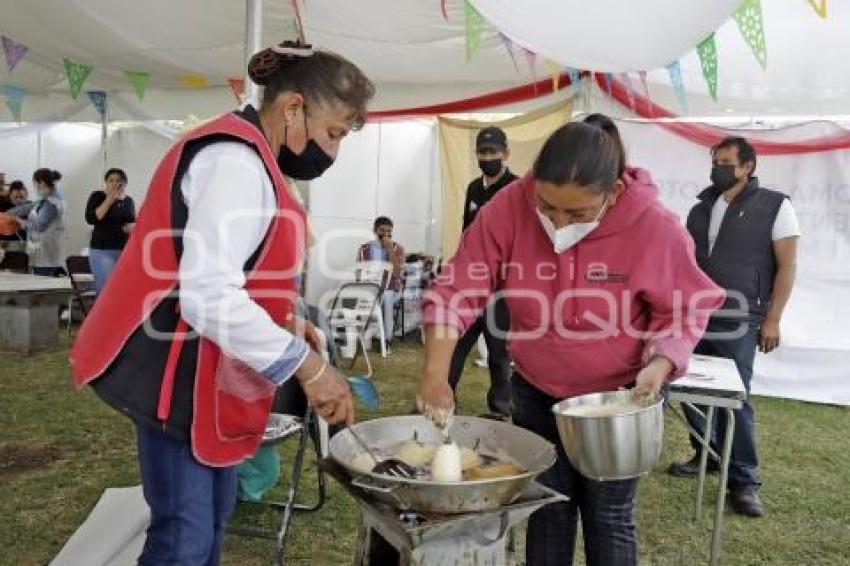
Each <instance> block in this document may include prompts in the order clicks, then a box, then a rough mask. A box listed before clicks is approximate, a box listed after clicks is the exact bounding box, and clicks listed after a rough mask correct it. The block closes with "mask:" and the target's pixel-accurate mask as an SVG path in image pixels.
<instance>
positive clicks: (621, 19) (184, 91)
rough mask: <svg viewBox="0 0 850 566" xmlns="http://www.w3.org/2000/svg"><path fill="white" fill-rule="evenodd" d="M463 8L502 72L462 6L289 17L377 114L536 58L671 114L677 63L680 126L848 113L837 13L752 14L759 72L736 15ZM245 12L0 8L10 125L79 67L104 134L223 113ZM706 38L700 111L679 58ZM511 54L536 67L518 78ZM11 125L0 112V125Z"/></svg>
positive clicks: (786, 6)
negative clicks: (711, 88) (335, 55)
mask: <svg viewBox="0 0 850 566" xmlns="http://www.w3.org/2000/svg"><path fill="white" fill-rule="evenodd" d="M473 3H474V4H475V5H476V6H477V7H478V8H479V9H480V10H481V11H482V13H483V14H484V16H485V17H486V16H491V17H492V18H493V21H494V23H498V24H499V25H500V26H501V29H502V31H503V32H504V33H505V34H507V36H510V37H512V38H513V39H514V40H515V41H516V42H518V43H517V44H516V45H515V46H514V51H515V59H516V67H515V66H514V62H513V61H512V59H511V57H509V56H508V53H507V50H506V47H505V44H504V42H503V41H502V40H501V39H500V36H499V33H498V31H497V29H496V28H495V27H493V26H492V25H490V24H488V23H486V22H485V23H484V25H483V29H482V35H481V42H480V47H479V49H478V50H477V52H476V53H475V54H474V56H473V57H472V59H471V60H470V61H466V58H465V56H464V43H465V20H464V3H463V2H462V1H461V0H449V1H448V2H447V3H446V6H447V16H448V17H447V20H446V19H444V18H443V15H442V14H441V11H440V2H438V1H436V0H435V1H433V2H422V1H418V0H364V1H359V2H340V1H338V0H310V1H309V2H306V3H304V2H303V0H302V1H301V2H300V5H301V12H302V19H303V22H304V29H305V34H306V37H307V39H308V40H309V41H311V42H313V43H314V44H316V45H319V46H322V47H326V48H329V49H332V50H336V51H339V52H340V53H343V54H345V55H346V56H347V57H349V58H351V59H352V60H353V61H355V62H356V63H358V64H359V65H361V66H362V67H363V68H364V69H365V70H366V72H367V73H368V74H369V76H370V77H372V78H373V80H374V81H375V82H376V83H377V84H378V86H379V89H378V97H377V100H376V102H375V105H374V106H375V108H376V109H388V108H402V107H409V106H416V105H420V104H433V103H438V102H445V101H449V100H454V99H457V98H461V97H464V96H469V95H471V94H476V93H482V92H490V91H493V90H496V89H499V88H505V87H510V86H515V85H517V84H521V83H525V82H528V81H530V80H531V79H532V78H534V77H535V76H536V77H538V78H545V77H547V76H548V74H549V70H548V67H547V65H545V64H544V58H545V57H549V58H552V59H554V60H556V61H557V62H558V63H559V64H561V65H569V66H572V67H575V68H579V69H586V70H591V71H612V72H619V71H632V72H636V71H648V79H649V82H650V84H649V87H650V92H651V93H652V97H653V99H654V100H656V101H657V102H658V103H660V104H662V105H664V106H667V107H668V108H671V109H675V108H677V102H676V97H675V95H674V93H673V92H672V90H671V88H670V79H669V77H668V76H667V72H666V71H665V70H664V69H663V65H665V64H666V63H669V62H672V61H675V60H677V59H681V61H682V72H683V80H684V84H685V87H686V89H687V91H688V110H689V114H690V115H692V116H718V115H725V114H729V115H738V116H752V115H759V116H761V115H786V116H787V115H814V114H820V115H825V114H846V113H848V109H847V105H848V100H850V70H848V68H847V66H846V65H844V64H843V61H842V57H843V56H844V54H846V53H847V52H848V51H850V34H847V33H846V29H847V24H846V22H848V21H850V5H848V4H847V3H846V2H832V3H830V4H829V10H830V11H829V17H828V18H827V19H821V18H819V17H818V16H817V14H816V13H815V12H814V10H812V8H811V6H810V5H809V4H808V3H807V2H806V0H762V2H761V4H762V11H763V16H764V30H765V38H766V44H767V61H768V63H767V70H762V69H761V68H760V67H759V65H758V63H757V62H756V60H755V58H754V57H753V55H752V54H751V53H750V50H749V47H748V46H747V45H746V44H745V42H744V40H743V39H742V37H741V35H740V33H739V31H738V29H737V25H736V23H735V22H734V21H732V20H731V19H728V18H729V15H730V14H731V13H732V11H734V9H735V7H736V4H737V3H738V1H737V0H722V1H717V2H701V1H698V0H691V1H687V2H682V1H681V0H641V2H639V3H633V2H628V3H626V2H622V1H619V0H603V1H599V2H594V3H593V7H592V9H590V8H589V7H588V5H587V3H586V2H580V1H579V0H533V1H531V2H522V3H519V2H510V1H508V0H476V1H474V2H473ZM291 5H292V4H291V2H290V0H265V1H264V10H263V34H262V44H264V45H270V44H272V43H274V42H277V41H280V40H281V39H282V38H283V37H292V36H293V33H292V31H291V30H292V28H293V14H292V8H291ZM520 9H521V11H519V12H517V10H520ZM245 12H246V10H245V3H244V2H239V1H235V0H181V2H168V1H166V0H151V1H149V2H129V1H117V2H116V1H112V0H72V1H67V0H33V1H30V2H17V1H16V0H0V14H2V18H0V34H2V35H4V36H6V37H8V38H10V39H12V40H14V41H16V42H19V43H21V44H24V45H26V46H27V47H29V51H28V52H27V54H26V56H25V57H24V58H23V59H22V60H21V62H20V63H19V64H18V66H17V67H16V68H15V70H14V71H13V72H12V73H9V72H8V70H7V69H6V68H5V67H3V66H0V67H2V68H0V85H13V86H16V87H20V88H23V89H25V90H26V92H27V97H26V99H25V101H24V104H23V119H24V120H25V121H32V120H40V119H42V118H44V117H46V116H48V115H50V114H55V113H56V112H60V111H62V110H64V109H66V108H68V107H69V106H71V105H72V100H71V98H70V96H69V95H68V84H67V80H66V78H65V72H64V68H63V63H62V60H63V58H68V59H71V60H74V61H79V62H82V63H85V64H89V65H92V66H93V67H94V71H93V72H92V74H91V76H90V77H89V79H88V81H87V82H86V84H85V89H100V90H105V91H107V92H108V93H109V94H110V95H111V97H112V98H113V99H122V100H123V101H124V102H125V103H124V104H112V105H111V118H112V119H115V120H121V119H133V120H139V119H144V118H156V119H178V120H182V119H185V118H186V117H187V116H190V115H194V116H198V117H206V116H211V115H214V114H217V113H219V112H222V111H225V110H227V109H229V108H230V107H232V106H233V104H234V101H233V96H232V94H231V92H230V88H229V86H228V82H227V80H228V79H229V78H236V77H241V76H242V75H243V66H244V56H243V51H244V30H245ZM506 15H507V17H506ZM724 20H725V21H726V23H722V22H724ZM718 27H719V29H718V31H717V46H718V77H719V80H718V82H719V102H714V101H712V100H711V99H710V98H709V97H708V96H707V94H706V93H707V90H706V87H705V81H704V80H703V78H702V72H701V70H700V66H699V61H698V59H697V57H696V55H695V53H694V52H693V50H692V49H691V48H692V47H693V46H694V45H695V44H696V43H697V42H698V41H699V40H700V39H702V37H704V36H705V35H707V34H708V33H709V32H711V31H713V30H714V29H717V28H718ZM538 32H539V33H538ZM556 42H557V43H556ZM519 45H524V46H525V47H528V48H530V49H532V50H534V51H536V52H538V53H540V54H541V56H540V57H538V58H537V59H536V64H535V65H534V66H533V67H532V66H530V65H529V61H528V60H527V58H526V57H525V55H524V54H523V52H522V50H521V49H520V47H519ZM618 53H619V54H621V56H620V57H621V58H620V59H617V58H616V57H615V56H616V54H618ZM125 71H141V72H147V73H150V77H151V78H150V89H149V91H148V92H147V94H146V95H145V98H144V101H141V102H139V101H138V100H137V99H136V95H135V94H134V93H133V89H132V87H131V86H130V84H129V83H128V81H127V78H126V76H125V74H124V72H125ZM186 74H192V75H201V76H203V77H205V80H206V82H207V83H208V85H209V86H208V87H207V88H200V89H194V88H193V89H189V88H185V87H184V86H181V85H182V83H181V81H182V80H183V79H182V78H183V76H184V75H186ZM79 110H80V111H79V112H77V113H73V114H69V115H68V116H66V117H65V118H66V119H73V120H82V121H98V119H99V117H98V116H97V114H96V113H95V112H94V110H92V109H91V108H89V107H87V105H83V107H82V108H80V109H79ZM11 119H12V116H11V114H10V113H8V111H7V110H6V109H5V108H3V109H0V120H11Z"/></svg>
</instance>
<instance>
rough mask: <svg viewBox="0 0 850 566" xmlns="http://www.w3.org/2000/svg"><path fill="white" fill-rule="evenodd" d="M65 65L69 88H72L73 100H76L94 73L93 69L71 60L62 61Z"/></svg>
mask: <svg viewBox="0 0 850 566" xmlns="http://www.w3.org/2000/svg"><path fill="white" fill-rule="evenodd" d="M62 61H63V62H64V63H65V74H66V75H67V76H68V86H69V87H70V88H71V98H73V99H74V100H76V99H77V97H78V96H80V92H82V90H83V84H85V82H86V79H87V78H89V75H90V74H91V72H92V69H93V67H92V66H91V65H86V64H84V63H77V62H76V61H72V60H70V59H62Z"/></svg>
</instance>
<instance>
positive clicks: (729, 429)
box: [669, 355, 747, 566]
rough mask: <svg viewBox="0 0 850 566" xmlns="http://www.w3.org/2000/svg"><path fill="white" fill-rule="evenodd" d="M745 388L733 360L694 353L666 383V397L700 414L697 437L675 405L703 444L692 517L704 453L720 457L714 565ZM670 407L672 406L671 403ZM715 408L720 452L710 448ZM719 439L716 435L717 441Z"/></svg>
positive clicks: (700, 496) (699, 491)
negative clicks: (720, 425)
mask: <svg viewBox="0 0 850 566" xmlns="http://www.w3.org/2000/svg"><path fill="white" fill-rule="evenodd" d="M746 398H747V391H746V389H745V388H744V383H743V382H742V381H741V376H740V375H739V374H738V368H737V366H736V365H735V362H734V361H732V360H729V359H726V358H716V357H711V356H700V355H694V356H692V357H691V361H690V364H689V366H688V373H687V375H685V376H684V377H682V378H680V379H678V380H676V381H674V382H673V383H671V384H670V393H669V400H670V401H679V402H681V403H685V404H687V405H688V406H689V407H691V408H692V409H694V410H695V411H697V412H698V413H699V414H702V415H703V417H704V424H705V430H704V433H703V435H702V437H700V435H699V434H697V432H696V431H695V430H694V429H693V427H691V425H690V424H689V423H688V421H687V419H685V417H684V416H683V415H682V414H681V413H679V412H678V411H677V410H676V409H675V408H673V412H674V413H675V414H676V416H678V417H679V418H680V419H681V420H682V422H683V423H684V424H685V426H686V427H687V428H688V430H689V431H690V432H691V434H692V435H693V436H694V437H695V438H697V439H699V442H700V444H701V445H702V447H703V450H702V451H701V459H700V466H699V475H698V477H697V486H696V498H695V502H694V521H698V520H699V518H700V514H701V512H702V499H703V492H704V490H705V472H706V466H707V464H708V454H709V453H711V454H712V455H713V456H714V457H715V458H717V459H718V460H719V461H720V485H719V486H718V488H717V511H716V513H715V515H714V531H713V533H712V536H711V554H710V558H709V564H711V565H712V566H714V565H716V564H718V563H719V561H720V549H721V543H722V538H723V510H724V507H725V504H726V484H727V482H728V479H729V460H730V459H731V455H732V438H733V437H734V435H735V409H740V408H741V407H742V406H743V402H744V400H746ZM695 405H704V406H705V407H707V410H706V412H705V413H704V414H703V413H702V411H700V410H699V409H697V408H696V407H695ZM671 408H672V407H671ZM715 409H722V410H723V411H724V412H725V413H726V423H727V424H726V438H725V439H723V448H722V450H721V452H722V454H720V455H718V454H717V452H715V451H714V449H713V448H711V431H712V426H713V424H714V416H715V415H714V413H715ZM719 440H720V439H718V441H719Z"/></svg>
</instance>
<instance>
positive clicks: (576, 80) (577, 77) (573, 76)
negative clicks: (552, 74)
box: [567, 67, 581, 88]
mask: <svg viewBox="0 0 850 566" xmlns="http://www.w3.org/2000/svg"><path fill="white" fill-rule="evenodd" d="M567 73H569V75H570V85H572V86H573V87H574V88H579V86H580V83H581V73H580V72H579V70H578V69H573V68H572V67H567Z"/></svg>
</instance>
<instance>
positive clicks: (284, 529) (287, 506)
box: [227, 409, 326, 565]
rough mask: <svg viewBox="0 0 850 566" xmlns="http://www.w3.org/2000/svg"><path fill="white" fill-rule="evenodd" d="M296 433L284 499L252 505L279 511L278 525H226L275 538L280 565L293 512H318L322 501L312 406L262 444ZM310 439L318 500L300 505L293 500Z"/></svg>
mask: <svg viewBox="0 0 850 566" xmlns="http://www.w3.org/2000/svg"><path fill="white" fill-rule="evenodd" d="M295 434H297V435H298V446H297V448H296V451H295V459H294V461H293V463H292V473H291V476H290V477H291V479H290V485H289V492H288V493H287V497H286V499H285V500H284V501H258V502H256V503H254V504H255V505H264V506H267V507H271V508H274V509H276V510H277V511H279V512H280V525H279V527H278V528H277V529H270V528H267V527H257V526H251V525H228V527H227V532H228V533H232V534H236V535H242V536H248V537H255V538H263V539H269V540H274V541H276V544H275V564H278V565H283V563H284V551H285V549H286V540H287V536H288V535H289V527H290V525H291V524H292V518H293V515H294V513H295V511H302V512H307V513H310V512H313V511H318V510H319V509H321V508H322V506H323V505H324V504H325V499H326V485H325V474H324V471H323V470H322V468H321V466H319V463H318V461H319V460H320V459H321V454H322V448H321V438H320V437H321V434H320V432H319V423H318V422H317V419H316V417H315V415H314V413H313V410H312V409H309V410H308V411H307V414H306V415H305V417H304V419H303V421H301V422H297V424H296V425H295V426H294V427H293V428H292V429H291V432H288V433H287V434H285V435H282V436H280V437H278V438H274V439H270V440H267V441H264V444H278V443H280V442H282V441H284V440H286V439H288V438H292V437H293V436H294V435H295ZM308 439H310V440H311V441H312V443H313V447H314V448H315V451H316V460H317V462H316V470H317V471H316V473H317V482H318V495H317V500H316V502H315V503H313V504H312V505H303V504H299V503H296V502H295V500H296V498H297V496H298V489H299V486H300V484H301V473H302V471H303V469H304V455H305V454H306V452H307V440H308Z"/></svg>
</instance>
